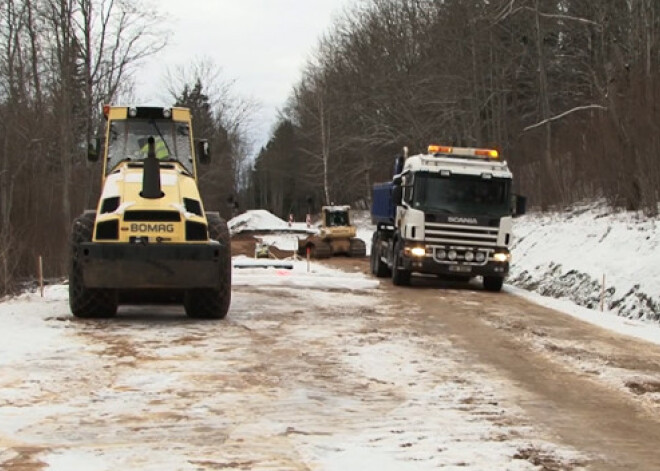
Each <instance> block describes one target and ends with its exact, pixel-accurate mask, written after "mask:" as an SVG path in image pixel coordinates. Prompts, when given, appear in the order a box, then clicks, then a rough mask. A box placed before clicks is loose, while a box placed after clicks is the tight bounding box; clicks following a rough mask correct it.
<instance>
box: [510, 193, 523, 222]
mask: <svg viewBox="0 0 660 471" xmlns="http://www.w3.org/2000/svg"><path fill="white" fill-rule="evenodd" d="M512 203H513V208H512V216H513V217H518V216H522V215H523V214H525V212H526V211H527V197H526V196H521V195H513V201H512Z"/></svg>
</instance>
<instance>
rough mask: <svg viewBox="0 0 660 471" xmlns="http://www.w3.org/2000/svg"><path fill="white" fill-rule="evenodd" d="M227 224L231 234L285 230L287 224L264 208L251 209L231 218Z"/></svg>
mask: <svg viewBox="0 0 660 471" xmlns="http://www.w3.org/2000/svg"><path fill="white" fill-rule="evenodd" d="M227 225H228V226H229V231H230V232H231V233H232V234H237V233H239V232H243V231H278V230H286V229H288V228H289V225H288V224H287V222H286V221H284V220H282V219H280V218H278V217H277V216H275V215H274V214H273V213H271V212H270V211H266V210H265V209H253V210H250V211H246V212H244V213H243V214H240V215H238V216H236V217H235V218H233V219H231V220H230V221H229V222H228V223H227Z"/></svg>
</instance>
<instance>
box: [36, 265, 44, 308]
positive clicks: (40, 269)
mask: <svg viewBox="0 0 660 471" xmlns="http://www.w3.org/2000/svg"><path fill="white" fill-rule="evenodd" d="M37 273H38V274H39V291H41V297H42V298H43V297H44V259H43V257H42V256H41V255H39V263H38V266H37Z"/></svg>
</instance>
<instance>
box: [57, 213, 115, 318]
mask: <svg viewBox="0 0 660 471" xmlns="http://www.w3.org/2000/svg"><path fill="white" fill-rule="evenodd" d="M95 219H96V214H95V213H83V214H82V215H80V216H78V217H77V218H76V219H75V220H74V221H73V227H72V229H71V262H70V265H69V307H70V308H71V312H72V313H73V315H74V316H76V317H82V318H103V317H112V316H114V315H115V314H116V313H117V293H116V292H115V291H114V290H110V289H92V288H88V287H86V286H85V281H84V279H83V269H82V261H81V260H80V257H81V250H82V249H81V248H80V244H81V243H83V242H91V240H92V234H93V232H94V220H95Z"/></svg>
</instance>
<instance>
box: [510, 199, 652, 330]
mask: <svg viewBox="0 0 660 471" xmlns="http://www.w3.org/2000/svg"><path fill="white" fill-rule="evenodd" d="M514 234H515V240H514V243H513V249H512V252H513V262H512V263H513V264H512V268H511V274H510V275H509V278H508V280H507V281H508V283H511V284H513V285H515V286H518V287H521V288H524V289H527V290H530V291H535V292H537V293H540V294H542V295H545V296H552V297H556V298H558V297H563V298H568V299H570V300H571V301H573V302H574V303H576V304H578V305H580V306H585V307H588V308H592V309H597V308H599V306H600V296H601V289H602V279H603V275H604V276H605V286H606V292H605V307H606V309H608V310H610V311H612V312H613V313H615V314H617V315H620V316H625V317H628V318H634V319H644V320H651V321H655V322H658V321H660V282H659V281H658V280H660V250H658V247H659V245H660V222H659V221H658V220H657V219H653V218H647V217H645V216H644V215H642V214H641V213H637V212H615V211H614V210H612V209H611V208H608V207H606V206H605V205H603V204H597V203H594V204H591V205H584V206H579V207H575V208H572V209H570V210H568V211H566V212H554V213H544V214H530V215H527V216H523V217H521V218H519V219H517V220H516V222H515V227H514Z"/></svg>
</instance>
